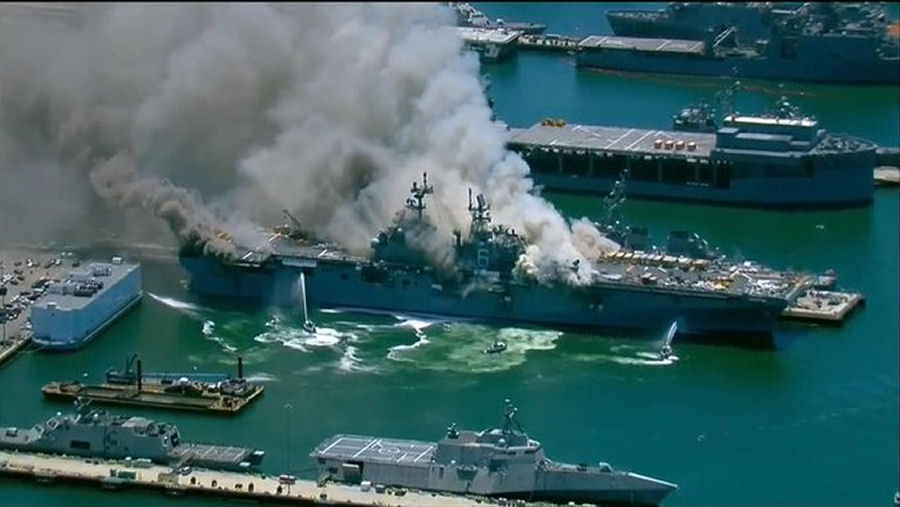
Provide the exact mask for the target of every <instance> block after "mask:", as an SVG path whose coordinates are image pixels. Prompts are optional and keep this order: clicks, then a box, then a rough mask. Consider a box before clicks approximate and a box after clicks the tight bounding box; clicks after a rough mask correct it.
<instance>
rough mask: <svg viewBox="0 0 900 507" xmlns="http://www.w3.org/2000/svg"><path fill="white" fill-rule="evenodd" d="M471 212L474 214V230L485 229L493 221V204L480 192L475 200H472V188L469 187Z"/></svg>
mask: <svg viewBox="0 0 900 507" xmlns="http://www.w3.org/2000/svg"><path fill="white" fill-rule="evenodd" d="M469 213H470V214H471V215H472V231H473V232H480V231H483V230H485V229H486V228H487V227H486V226H487V224H488V223H490V221H491V205H490V204H488V203H487V201H486V200H485V198H484V194H478V197H476V198H475V202H472V189H471V188H470V189H469Z"/></svg>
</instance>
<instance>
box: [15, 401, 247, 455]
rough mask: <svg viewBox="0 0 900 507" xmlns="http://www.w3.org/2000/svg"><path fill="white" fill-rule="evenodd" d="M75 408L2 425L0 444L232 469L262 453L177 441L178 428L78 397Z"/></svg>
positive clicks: (69, 453)
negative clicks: (24, 424)
mask: <svg viewBox="0 0 900 507" xmlns="http://www.w3.org/2000/svg"><path fill="white" fill-rule="evenodd" d="M75 407H76V410H75V412H74V413H69V414H57V415H55V416H53V417H51V418H49V419H47V421H45V422H42V423H38V424H35V425H34V426H32V427H31V428H28V429H21V428H15V427H9V428H4V429H2V433H0V448H2V449H13V450H17V451H23V452H38V453H49V454H66V455H76V456H87V457H93V458H103V459H125V458H131V459H135V460H150V461H152V462H154V463H161V464H172V465H178V466H181V465H193V466H201V467H206V468H221V469H234V470H246V469H250V468H252V467H254V466H256V465H258V464H259V463H260V462H261V461H262V459H263V457H264V453H263V452H262V451H259V450H254V449H250V448H247V447H232V446H220V445H210V444H200V443H191V442H185V441H182V440H181V434H180V433H179V431H178V427H177V426H174V425H172V424H169V423H164V422H157V421H154V420H152V419H147V418H144V417H130V416H113V415H111V414H109V413H107V412H106V411H103V410H91V409H90V408H89V406H88V404H87V403H84V402H81V401H80V400H78V401H76V403H75Z"/></svg>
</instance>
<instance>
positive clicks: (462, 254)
mask: <svg viewBox="0 0 900 507" xmlns="http://www.w3.org/2000/svg"><path fill="white" fill-rule="evenodd" d="M432 192H433V188H432V187H431V186H430V185H429V184H428V183H427V177H426V179H425V180H424V181H423V184H422V185H421V186H419V185H417V184H413V186H412V189H411V193H412V197H411V198H409V199H408V200H407V206H406V209H405V210H403V211H402V212H401V213H399V214H398V217H397V219H396V220H395V222H394V223H393V224H392V225H391V226H390V227H389V228H388V229H387V230H386V231H384V232H382V233H380V234H379V235H378V237H377V238H375V239H374V240H373V241H372V254H371V255H370V256H357V255H352V254H351V253H348V252H347V251H345V250H343V249H341V248H340V247H338V246H336V245H333V244H328V243H322V242H317V241H315V240H311V239H308V238H306V237H305V235H304V234H303V233H302V232H300V231H298V230H297V228H296V227H295V226H294V227H285V228H279V229H278V231H279V232H276V233H274V234H272V235H271V236H270V237H269V238H268V240H267V243H268V244H267V245H265V246H266V249H265V250H263V249H260V248H257V249H251V248H246V247H240V246H238V245H235V248H237V249H238V250H239V251H238V253H237V255H236V256H235V257H234V258H222V257H218V256H215V255H211V254H205V253H204V252H203V248H202V246H203V245H202V244H200V243H198V242H193V243H187V244H185V245H184V246H183V247H182V249H181V251H180V254H179V257H180V262H181V264H182V266H183V267H184V268H185V269H186V270H187V271H188V273H189V274H190V275H191V280H190V286H191V288H192V289H193V290H194V291H196V292H198V293H200V294H204V295H212V296H226V297H237V298H244V299H249V300H256V301H257V302H260V303H263V304H274V305H288V306H292V307H295V308H298V307H299V305H300V304H301V303H303V302H304V301H308V303H309V304H310V305H311V306H318V307H331V308H348V309H364V310H368V311H381V312H403V313H408V314H420V315H442V316H449V317H462V318H470V319H477V320H492V321H505V322H521V323H532V324H538V325H544V326H549V327H566V328H573V327H574V328H582V329H584V328H587V329H611V328H616V329H622V330H627V331H640V330H643V331H651V332H662V331H663V330H665V329H666V328H667V327H668V326H669V325H670V324H671V323H672V322H673V321H678V323H679V325H678V330H679V333H680V334H681V335H707V336H713V337H715V338H716V339H718V340H719V341H728V340H731V341H732V343H740V342H741V338H745V337H748V335H752V336H756V337H759V336H762V337H764V338H765V339H768V338H771V335H772V331H773V328H774V326H775V322H776V320H777V318H778V316H779V314H781V312H782V311H783V310H784V309H785V307H786V306H787V305H788V304H789V303H790V302H791V301H792V300H793V299H794V298H796V297H797V295H798V294H799V293H801V292H802V291H803V290H804V289H805V287H806V286H807V285H808V277H806V276H805V275H799V274H787V273H774V272H759V271H757V270H755V269H752V270H748V269H745V268H744V267H743V265H732V264H727V263H719V262H716V261H710V260H707V259H689V258H687V257H680V258H676V257H671V256H661V255H660V256H649V255H647V256H636V255H634V254H629V255H624V256H621V257H614V256H613V255H612V252H608V253H607V255H600V253H599V252H598V255H597V259H598V260H596V261H595V262H592V264H591V271H590V273H591V274H590V280H589V281H588V282H586V283H582V284H578V285H576V284H570V283H567V282H566V281H565V280H563V278H562V277H559V279H558V280H555V281H547V280H538V279H537V277H536V276H535V274H534V272H533V270H530V269H527V265H528V262H527V257H526V256H525V247H526V242H525V240H524V239H523V238H522V237H520V236H519V235H517V234H516V233H515V231H512V230H510V229H508V228H506V227H503V226H491V224H490V213H489V205H488V204H487V203H486V202H485V200H484V198H483V197H482V196H479V197H478V198H477V200H476V201H475V202H472V200H471V194H470V201H469V211H470V213H471V217H472V226H471V228H470V232H469V234H468V235H467V237H465V238H463V237H462V234H461V233H459V232H456V233H455V241H453V242H452V243H451V242H450V241H448V251H452V253H454V254H455V257H454V259H455V260H454V261H453V266H452V268H446V267H443V268H438V267H435V265H433V264H432V263H430V262H429V260H428V258H427V257H426V256H425V254H424V253H423V251H422V250H421V249H419V248H418V247H417V246H415V245H414V244H413V243H411V242H410V241H409V239H410V238H411V237H413V236H415V235H417V234H420V233H422V231H424V230H426V229H429V228H432V227H433V226H432V225H430V224H429V222H428V220H427V217H425V215H424V210H425V196H426V195H427V194H429V193H432ZM432 230H433V229H432ZM523 266H525V268H523ZM558 268H559V270H560V271H563V272H564V270H568V269H572V270H577V269H578V268H579V266H578V262H577V261H573V263H572V265H570V266H558Z"/></svg>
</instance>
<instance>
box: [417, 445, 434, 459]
mask: <svg viewBox="0 0 900 507" xmlns="http://www.w3.org/2000/svg"><path fill="white" fill-rule="evenodd" d="M432 447H433V446H431V445H429V446H428V447H426V448H425V450H424V451H422V454H419V455H418V456H416V459H414V460H413V462H416V461H419V460H420V459H422V456H425V455H426V454H427V453H428V451H430V450H431V449H432Z"/></svg>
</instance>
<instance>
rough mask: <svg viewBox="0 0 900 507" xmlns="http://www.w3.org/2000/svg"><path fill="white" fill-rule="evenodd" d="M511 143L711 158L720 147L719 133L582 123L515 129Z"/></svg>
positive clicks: (509, 140)
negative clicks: (717, 147) (717, 136)
mask: <svg viewBox="0 0 900 507" xmlns="http://www.w3.org/2000/svg"><path fill="white" fill-rule="evenodd" d="M507 143H508V144H511V145H521V146H535V147H545V148H551V147H552V148H560V149H575V150H589V151H594V152H617V153H627V154H646V155H658V154H660V153H661V152H664V153H665V154H666V155H684V156H686V157H688V156H690V157H694V158H708V157H709V154H710V152H711V151H712V150H713V148H715V146H716V135H715V134H706V133H700V132H678V131H674V130H648V129H640V128H624V127H598V126H587V125H578V124H565V125H562V126H558V127H557V126H551V125H543V124H541V123H538V124H535V125H532V126H531V127H529V128H527V129H516V128H511V129H510V131H509V139H508V141H507Z"/></svg>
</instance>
